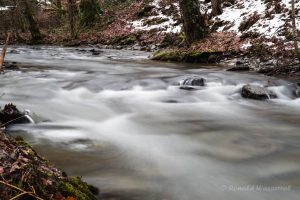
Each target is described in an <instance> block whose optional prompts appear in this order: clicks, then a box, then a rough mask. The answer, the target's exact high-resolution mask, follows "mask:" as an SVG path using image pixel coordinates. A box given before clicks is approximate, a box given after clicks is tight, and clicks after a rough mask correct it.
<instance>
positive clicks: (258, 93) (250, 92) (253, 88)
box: [242, 85, 277, 100]
mask: <svg viewBox="0 0 300 200" xmlns="http://www.w3.org/2000/svg"><path fill="white" fill-rule="evenodd" d="M242 97H244V98H248V99H256V100H265V99H274V98H277V95H276V94H275V93H274V92H272V91H270V90H269V89H267V88H265V87H261V86H257V85H245V86H244V87H243V88H242Z"/></svg>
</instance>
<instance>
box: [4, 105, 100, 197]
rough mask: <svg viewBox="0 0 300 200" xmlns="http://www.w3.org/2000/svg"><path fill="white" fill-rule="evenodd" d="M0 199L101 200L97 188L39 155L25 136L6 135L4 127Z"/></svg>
mask: <svg viewBox="0 0 300 200" xmlns="http://www.w3.org/2000/svg"><path fill="white" fill-rule="evenodd" d="M1 113H2V111H1ZM1 117H2V114H1ZM1 120H2V118H1ZM10 121H12V120H10ZM0 196H1V199H38V200H42V199H44V200H47V199H55V200H96V199H100V198H99V196H98V189H97V188H95V187H93V186H90V185H88V184H87V183H86V182H84V181H83V180H82V179H81V178H80V177H69V176H68V175H67V174H66V172H63V171H61V170H59V169H57V168H56V167H55V166H53V165H52V164H51V163H50V162H49V161H48V160H47V159H45V158H43V157H42V156H40V155H39V154H38V153H37V152H36V151H35V149H34V148H33V147H32V146H31V145H30V144H28V143H27V142H26V141H25V140H24V139H23V138H22V137H19V136H18V137H15V138H13V137H12V136H10V135H8V134H7V133H5V130H4V128H3V126H2V129H1V130H0Z"/></svg>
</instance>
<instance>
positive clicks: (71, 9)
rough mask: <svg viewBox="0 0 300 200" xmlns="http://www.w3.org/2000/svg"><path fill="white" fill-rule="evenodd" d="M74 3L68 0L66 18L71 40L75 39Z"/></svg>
mask: <svg viewBox="0 0 300 200" xmlns="http://www.w3.org/2000/svg"><path fill="white" fill-rule="evenodd" d="M76 10H77V9H76V1H75V0H68V16H69V24H70V31H71V37H72V39H75V38H76V37H77V34H76V29H75V27H76V19H75V15H76Z"/></svg>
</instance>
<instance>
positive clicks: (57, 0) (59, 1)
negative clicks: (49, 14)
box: [56, 0, 62, 19]
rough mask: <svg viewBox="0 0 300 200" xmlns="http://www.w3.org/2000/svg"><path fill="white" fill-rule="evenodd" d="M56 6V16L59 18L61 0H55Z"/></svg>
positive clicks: (60, 14)
mask: <svg viewBox="0 0 300 200" xmlns="http://www.w3.org/2000/svg"><path fill="white" fill-rule="evenodd" d="M56 7H57V18H58V19H61V16H62V4H61V0H56Z"/></svg>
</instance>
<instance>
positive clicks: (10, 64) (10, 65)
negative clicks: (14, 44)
mask: <svg viewBox="0 0 300 200" xmlns="http://www.w3.org/2000/svg"><path fill="white" fill-rule="evenodd" d="M4 66H5V68H6V69H11V70H16V69H19V66H18V65H17V63H16V62H4Z"/></svg>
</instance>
